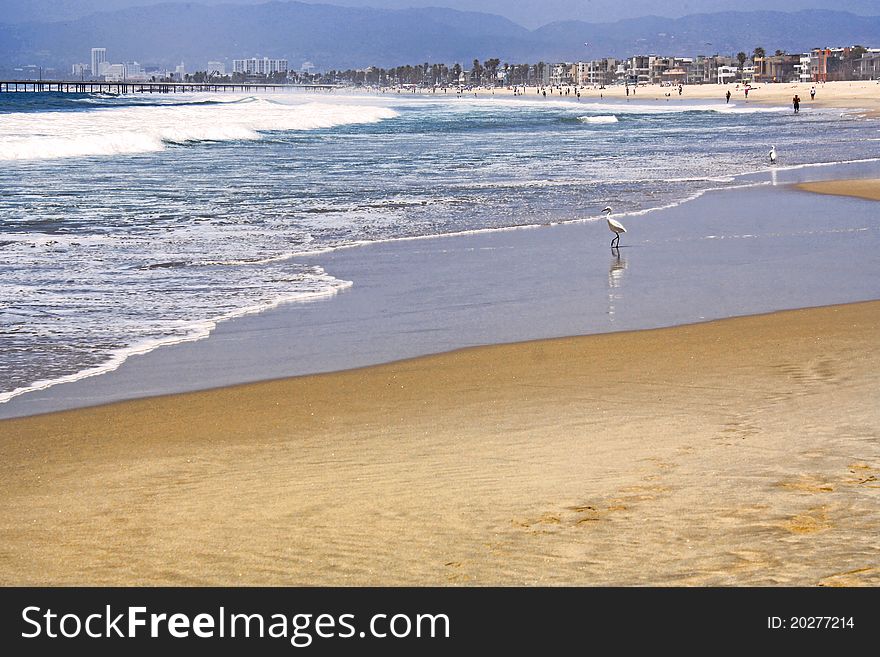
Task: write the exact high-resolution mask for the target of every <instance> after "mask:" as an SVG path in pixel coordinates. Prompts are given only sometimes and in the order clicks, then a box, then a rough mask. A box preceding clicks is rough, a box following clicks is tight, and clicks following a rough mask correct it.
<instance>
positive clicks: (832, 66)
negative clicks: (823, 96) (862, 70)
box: [810, 47, 866, 82]
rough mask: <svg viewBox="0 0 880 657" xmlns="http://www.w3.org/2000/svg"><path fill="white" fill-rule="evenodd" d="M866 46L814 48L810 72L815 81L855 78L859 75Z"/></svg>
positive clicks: (811, 54)
mask: <svg viewBox="0 0 880 657" xmlns="http://www.w3.org/2000/svg"><path fill="white" fill-rule="evenodd" d="M865 52H866V49H865V48H860V47H858V48H850V47H846V48H813V50H811V51H810V73H811V75H812V78H813V79H812V81H813V82H832V81H837V80H854V79H856V78H857V77H858V76H859V61H860V59H861V54H862V53H865Z"/></svg>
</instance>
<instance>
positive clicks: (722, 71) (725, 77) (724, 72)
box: [718, 66, 739, 84]
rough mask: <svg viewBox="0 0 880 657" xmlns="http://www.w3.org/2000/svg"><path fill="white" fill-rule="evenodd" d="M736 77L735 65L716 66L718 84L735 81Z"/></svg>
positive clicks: (737, 72)
mask: <svg viewBox="0 0 880 657" xmlns="http://www.w3.org/2000/svg"><path fill="white" fill-rule="evenodd" d="M737 77H739V69H738V68H737V67H736V66H719V67H718V84H727V83H728V82H736V79H737Z"/></svg>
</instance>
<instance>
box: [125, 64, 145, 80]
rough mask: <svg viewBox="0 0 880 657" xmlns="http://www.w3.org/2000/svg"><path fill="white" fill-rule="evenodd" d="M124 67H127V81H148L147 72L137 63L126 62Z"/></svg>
mask: <svg viewBox="0 0 880 657" xmlns="http://www.w3.org/2000/svg"><path fill="white" fill-rule="evenodd" d="M123 66H125V79H126V80H132V81H135V82H143V81H144V80H146V79H147V72H146V71H145V70H144V67H143V66H141V65H140V64H138V63H137V62H126V63H125V64H123Z"/></svg>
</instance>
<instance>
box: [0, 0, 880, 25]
mask: <svg viewBox="0 0 880 657" xmlns="http://www.w3.org/2000/svg"><path fill="white" fill-rule="evenodd" d="M169 1H170V2H174V1H179V2H186V0H0V22H20V21H22V20H47V19H48V20H63V19H69V18H78V17H80V16H85V15H88V14H90V13H92V12H95V11H102V10H104V11H106V10H112V9H119V8H122V7H136V6H145V5H155V4H159V3H160V2H169ZM266 1H267V0H194V2H195V3H196V4H204V5H213V4H262V3H264V2H266ZM281 1H283V0H281ZM304 1H306V2H312V3H315V0H304ZM320 4H336V5H345V6H350V7H383V8H392V9H399V8H404V7H432V6H433V7H450V8H452V9H461V10H467V11H483V12H487V13H491V14H499V15H502V16H506V17H507V18H509V19H511V20H513V21H515V22H517V23H520V24H521V25H525V26H526V27H529V28H535V27H539V26H541V25H546V24H547V23H552V22H554V21H561V20H584V21H588V22H591V23H603V22H609V21H615V20H620V19H626V18H634V17H636V16H645V15H648V14H653V15H657V16H671V17H677V16H684V15H686V14H695V13H701V12H717V11H732V10H736V11H748V10H755V9H775V10H781V11H796V10H798V9H835V10H838V11H851V12H853V13H857V14H864V15H880V0H833V1H832V2H829V0H479V1H477V2H474V0H338V1H334V0H329V1H325V2H322V3H320Z"/></svg>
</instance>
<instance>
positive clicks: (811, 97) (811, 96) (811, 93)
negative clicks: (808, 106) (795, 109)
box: [810, 86, 816, 100]
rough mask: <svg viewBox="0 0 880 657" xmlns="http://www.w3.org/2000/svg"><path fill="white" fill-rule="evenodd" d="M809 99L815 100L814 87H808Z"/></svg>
mask: <svg viewBox="0 0 880 657" xmlns="http://www.w3.org/2000/svg"><path fill="white" fill-rule="evenodd" d="M810 100H816V87H815V86H813V87H810Z"/></svg>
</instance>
